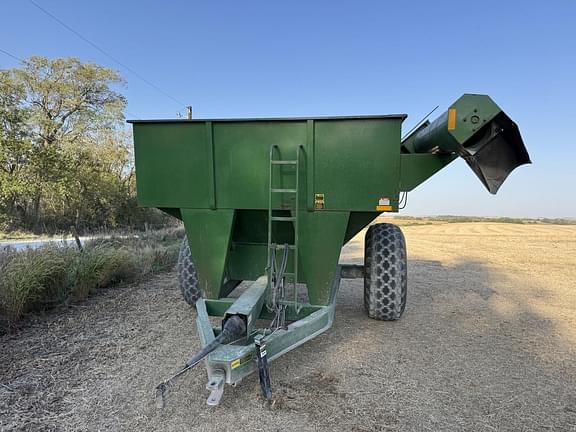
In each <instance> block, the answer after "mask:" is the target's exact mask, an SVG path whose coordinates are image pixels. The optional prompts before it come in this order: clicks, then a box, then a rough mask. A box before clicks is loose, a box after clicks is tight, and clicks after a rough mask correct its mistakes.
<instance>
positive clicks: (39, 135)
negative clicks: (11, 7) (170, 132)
mask: <svg viewBox="0 0 576 432" xmlns="http://www.w3.org/2000/svg"><path fill="white" fill-rule="evenodd" d="M0 72H1V74H0V168H1V170H2V171H1V176H2V177H0V180H1V185H0V205H2V206H3V207H4V208H5V211H6V212H7V213H8V214H10V215H11V216H13V217H18V218H19V219H20V221H21V222H22V223H24V224H26V225H32V226H35V227H36V228H38V226H39V224H40V219H41V217H42V215H43V212H42V206H43V205H45V206H47V211H46V212H44V213H46V215H47V216H53V217H54V218H62V219H64V220H63V221H61V222H62V223H70V220H71V215H76V217H75V219H76V220H77V219H78V215H79V214H80V213H81V212H82V211H83V210H84V209H85V208H86V204H87V203H88V202H89V200H87V197H88V196H89V195H90V196H92V197H94V196H99V195H100V194H101V193H105V192H110V190H109V189H110V185H109V184H108V186H106V187H108V189H106V187H105V186H104V184H103V183H102V182H104V180H103V179H105V178H107V179H108V180H111V179H112V178H115V180H118V181H121V176H120V177H118V176H117V174H118V173H117V172H116V173H115V174H113V173H112V172H110V171H108V172H106V173H104V171H106V169H109V170H110V169H112V165H111V164H110V161H108V162H106V163H105V165H106V166H104V165H102V161H103V160H104V159H106V157H107V156H109V155H114V154H115V156H112V157H119V153H118V151H121V149H122V147H125V146H124V143H120V142H119V141H116V142H115V144H111V141H110V139H108V140H107V141H106V140H103V137H106V136H108V137H110V136H113V135H114V134H117V133H118V131H119V129H120V125H121V124H122V120H123V118H124V116H123V113H122V112H123V109H124V107H125V105H126V100H125V98H124V97H123V96H122V95H121V94H120V93H118V92H117V91H115V90H114V89H113V87H114V86H118V85H120V84H122V83H123V80H122V78H121V77H120V75H119V74H118V73H117V72H115V71H113V70H111V69H108V68H104V67H102V66H99V65H96V64H92V63H82V62H80V60H78V59H76V58H60V59H53V60H51V59H47V58H45V57H32V58H30V59H29V60H26V61H25V62H24V63H23V67H22V68H17V69H10V70H5V71H0ZM114 145H116V147H117V148H114ZM113 148H114V149H113ZM118 149H120V150H118ZM114 152H116V153H114ZM120 159H121V162H120V163H121V164H125V163H126V161H127V160H128V159H126V158H125V157H124V158H122V157H120ZM114 175H116V176H117V177H114ZM104 183H106V182H104ZM98 187H100V188H104V189H105V190H99V191H97V192H94V191H95V190H96V189H97V188H98ZM94 199H95V198H94ZM94 199H93V200H92V202H91V203H92V204H93V203H94ZM103 199H104V198H102V199H101V200H100V202H103V201H102V200H103ZM56 222H57V221H56ZM58 225H60V223H58Z"/></svg>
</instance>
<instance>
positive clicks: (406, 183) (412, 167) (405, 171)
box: [400, 153, 458, 192]
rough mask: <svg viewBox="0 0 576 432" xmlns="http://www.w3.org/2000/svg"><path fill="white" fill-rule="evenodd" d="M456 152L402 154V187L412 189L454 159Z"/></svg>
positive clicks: (406, 189)
mask: <svg viewBox="0 0 576 432" xmlns="http://www.w3.org/2000/svg"><path fill="white" fill-rule="evenodd" d="M457 157H458V155H456V154H439V155H435V154H430V153H421V154H403V155H401V156H400V166H401V170H400V173H401V175H400V189H401V190H402V191H406V192H408V191H411V190H413V189H415V188H416V186H418V185H420V184H422V183H423V182H424V181H426V180H428V179H429V178H430V177H431V176H433V175H434V174H436V172H438V171H440V170H441V169H442V168H444V167H445V166H446V165H448V164H449V163H450V162H452V161H453V160H454V159H456V158H457Z"/></svg>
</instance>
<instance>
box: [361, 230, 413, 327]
mask: <svg viewBox="0 0 576 432" xmlns="http://www.w3.org/2000/svg"><path fill="white" fill-rule="evenodd" d="M407 289H408V277H407V265H406V241H405V240H404V235H403V234H402V231H400V228H399V227H397V226H396V225H392V224H387V223H383V224H376V225H372V226H371V227H370V228H368V232H367V233H366V238H365V246H364V308H365V309H366V312H367V313H368V316H369V317H370V318H374V319H376V320H380V321H395V320H397V319H399V318H400V317H401V316H402V313H403V312H404V308H405V307H406V293H407Z"/></svg>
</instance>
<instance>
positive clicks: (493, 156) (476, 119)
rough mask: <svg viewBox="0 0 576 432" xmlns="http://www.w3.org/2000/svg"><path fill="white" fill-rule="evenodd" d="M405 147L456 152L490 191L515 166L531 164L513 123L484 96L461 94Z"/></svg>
mask: <svg viewBox="0 0 576 432" xmlns="http://www.w3.org/2000/svg"><path fill="white" fill-rule="evenodd" d="M406 146H407V148H408V150H410V151H411V152H412V153H452V154H457V155H458V156H460V157H462V158H463V159H464V160H465V161H466V163H467V164H468V165H469V166H470V168H471V169H472V171H474V173H475V174H476V175H477V176H478V178H479V179H480V181H481V182H482V184H483V185H484V186H485V187H486V189H488V191H489V192H490V193H492V194H495V193H496V192H498V189H500V186H502V184H503V183H504V181H505V180H506V178H507V177H508V175H509V174H510V173H511V172H512V171H513V170H514V169H515V168H517V167H519V166H520V165H524V164H529V163H531V161H530V156H529V155H528V151H527V150H526V147H525V146H524V142H523V141H522V137H521V136H520V131H519V130H518V126H517V125H516V123H514V122H513V121H512V120H511V119H510V117H508V116H507V115H506V113H504V111H502V110H501V109H500V107H498V105H496V104H495V103H494V102H493V101H492V99H491V98H490V97H488V96H485V95H475V94H465V95H463V96H462V97H461V98H460V99H458V100H457V101H456V102H455V103H454V104H452V106H451V107H450V108H449V109H448V111H446V112H445V113H444V114H442V115H441V116H440V117H438V118H437V119H436V120H434V121H433V122H432V123H430V124H429V125H427V126H425V127H422V128H420V129H419V130H417V131H416V132H415V133H414V134H413V136H412V137H409V139H407V140H406Z"/></svg>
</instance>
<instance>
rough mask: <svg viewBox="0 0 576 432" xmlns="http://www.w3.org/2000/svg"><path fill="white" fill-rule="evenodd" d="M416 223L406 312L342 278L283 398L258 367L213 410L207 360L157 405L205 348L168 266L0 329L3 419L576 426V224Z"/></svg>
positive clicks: (285, 383)
mask: <svg viewBox="0 0 576 432" xmlns="http://www.w3.org/2000/svg"><path fill="white" fill-rule="evenodd" d="M400 224H401V225H402V222H400ZM404 224H405V225H406V226H403V231H404V233H405V236H406V239H407V244H408V255H409V267H408V271H409V295H408V304H407V307H406V312H405V314H404V316H403V317H402V319H401V320H400V321H398V322H393V323H391V322H377V321H373V320H371V319H369V318H367V317H366V315H365V313H364V311H363V305H362V289H363V282H362V280H343V281H342V284H341V289H340V293H339V295H338V306H337V310H336V320H335V323H334V326H333V328H332V329H330V330H329V331H328V332H326V333H325V334H323V335H321V336H319V337H318V338H316V339H314V340H312V341H310V342H308V343H307V344H305V345H304V346H302V347H300V348H298V349H296V350H294V351H292V352H290V353H289V354H287V355H285V356H283V357H282V358H280V359H279V360H277V361H276V362H274V363H273V364H272V366H271V375H272V384H273V388H274V395H275V400H276V402H275V405H274V408H273V409H272V410H270V409H268V408H266V407H265V405H264V404H263V402H262V400H261V398H260V393H259V385H258V380H257V377H256V376H252V377H250V378H249V379H247V380H245V381H244V382H243V383H241V384H240V385H239V386H237V387H235V388H232V387H228V388H226V391H225V393H224V397H223V400H222V403H221V405H220V406H219V407H217V408H211V407H207V406H206V404H205V400H206V397H207V396H208V392H207V391H206V390H204V387H205V384H206V374H205V372H204V370H203V368H201V367H199V368H198V369H195V370H193V371H192V372H190V373H189V375H188V376H187V377H186V378H185V379H183V380H182V381H181V383H180V384H179V385H178V386H177V387H176V388H175V389H174V390H173V392H171V394H170V398H169V400H168V405H167V407H166V408H165V409H164V410H163V411H158V410H157V409H156V407H155V404H154V399H153V389H154V387H155V385H156V384H157V383H158V382H160V381H161V380H162V379H164V378H165V377H166V376H168V375H169V374H170V373H171V372H173V371H174V370H175V369H177V368H178V367H179V366H180V365H181V364H182V361H183V360H184V359H186V358H187V357H188V356H189V354H190V353H191V352H192V351H194V350H196V349H198V346H199V345H198V341H197V337H196V329H195V323H194V313H193V312H192V310H191V309H190V308H189V307H188V306H187V305H186V304H185V303H184V302H183V301H182V300H181V298H180V294H179V291H178V288H177V281H176V275H175V273H169V274H165V275H161V276H157V277H154V278H152V279H150V281H148V282H147V283H144V284H140V285H135V286H129V287H123V288H118V289H111V290H107V291H104V292H102V293H100V294H99V295H98V296H95V297H93V298H90V299H89V300H87V301H86V302H84V303H82V304H80V305H77V306H74V307H69V308H66V309H62V310H59V311H56V312H51V313H49V314H47V315H46V316H38V317H33V318H31V319H30V320H29V321H28V322H27V323H26V324H25V325H24V326H23V327H22V328H21V329H20V330H17V331H15V332H14V333H12V334H8V335H4V336H2V337H0V430H2V431H5V430H6V431H8V430H26V431H34V430H64V431H77V430H87V431H97V430H111V431H116V430H118V431H120V430H122V431H124V430H126V431H145V430H162V431H187V430H199V431H200V430H202V431H212V430H213V431H222V430H251V431H269V430H270V431H295V430H297V431H308V430H310V431H321V430H342V431H387V430H390V431H396V430H398V431H410V430H413V431H425V430H430V431H439V430H470V431H493V430H508V431H529V430H535V431H536V430H554V431H556V430H557V431H572V430H576V286H575V285H576V226H574V225H572V226H570V225H538V224H536V225H521V224H499V223H482V222H480V223H476V222H475V223H432V224H414V223H407V222H404ZM363 234H364V233H363V232H362V233H361V234H360V235H359V236H357V237H356V238H355V239H354V240H353V241H351V242H350V243H349V244H348V245H347V246H346V247H345V248H344V249H343V251H342V257H341V262H346V263H362V262H363Z"/></svg>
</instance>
